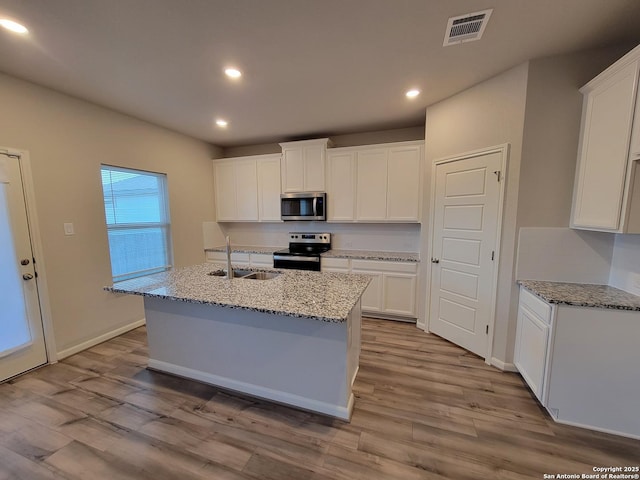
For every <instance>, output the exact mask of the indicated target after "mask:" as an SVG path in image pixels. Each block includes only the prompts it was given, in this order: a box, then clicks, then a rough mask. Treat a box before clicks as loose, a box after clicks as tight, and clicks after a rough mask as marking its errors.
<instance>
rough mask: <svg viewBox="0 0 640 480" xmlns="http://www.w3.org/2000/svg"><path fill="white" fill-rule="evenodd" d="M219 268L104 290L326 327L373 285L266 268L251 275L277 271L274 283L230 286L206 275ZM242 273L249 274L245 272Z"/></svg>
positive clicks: (181, 271) (180, 271)
mask: <svg viewBox="0 0 640 480" xmlns="http://www.w3.org/2000/svg"><path fill="white" fill-rule="evenodd" d="M220 268H226V266H223V265H217V264H215V263H204V264H201V265H194V266H190V267H182V268H175V269H172V270H169V271H167V272H162V273H156V274H154V275H147V276H145V277H140V278H134V279H132V280H126V281H123V282H118V283H115V284H114V285H112V286H109V287H105V290H108V291H111V292H116V293H128V294H134V295H141V296H146V297H155V298H164V299H169V300H175V301H181V302H188V303H200V304H207V305H217V306H224V307H230V308H242V309H245V310H253V311H256V312H265V313H272V314H275V315H286V316H290V317H304V318H312V319H316V320H322V321H326V322H344V321H346V319H347V317H348V315H349V312H350V311H351V309H352V308H353V306H354V305H355V304H356V303H357V301H358V299H359V298H360V297H361V295H362V293H363V292H364V290H365V288H367V285H369V282H370V281H371V277H369V276H367V275H353V274H345V273H329V272H324V273H322V272H307V271H301V270H275V269H266V268H261V269H253V268H252V269H249V270H254V271H277V272H280V273H281V274H280V275H278V276H277V277H276V278H273V279H270V280H250V279H242V278H234V279H232V280H231V281H229V280H227V279H226V278H224V277H215V276H211V275H207V273H209V272H211V271H213V270H217V269H220ZM234 268H235V267H234ZM239 268H242V269H244V270H247V268H246V267H239Z"/></svg>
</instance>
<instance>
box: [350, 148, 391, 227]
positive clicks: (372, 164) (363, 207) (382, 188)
mask: <svg viewBox="0 0 640 480" xmlns="http://www.w3.org/2000/svg"><path fill="white" fill-rule="evenodd" d="M357 159H358V160H357V175H358V181H357V187H356V192H357V201H356V202H357V215H356V217H357V219H358V220H360V221H376V222H377V221H385V220H386V219H387V166H388V161H389V152H388V150H387V149H386V148H373V149H370V150H362V151H358V152H357Z"/></svg>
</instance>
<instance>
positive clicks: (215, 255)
mask: <svg viewBox="0 0 640 480" xmlns="http://www.w3.org/2000/svg"><path fill="white" fill-rule="evenodd" d="M226 261H227V255H226V254H225V253H224V252H207V262H226Z"/></svg>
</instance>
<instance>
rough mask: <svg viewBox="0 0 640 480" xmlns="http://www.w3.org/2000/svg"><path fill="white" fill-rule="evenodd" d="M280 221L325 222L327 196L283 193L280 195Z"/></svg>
mask: <svg viewBox="0 0 640 480" xmlns="http://www.w3.org/2000/svg"><path fill="white" fill-rule="evenodd" d="M280 218H282V220H285V221H288V220H326V219H327V194H326V193H324V192H301V193H283V194H282V195H280Z"/></svg>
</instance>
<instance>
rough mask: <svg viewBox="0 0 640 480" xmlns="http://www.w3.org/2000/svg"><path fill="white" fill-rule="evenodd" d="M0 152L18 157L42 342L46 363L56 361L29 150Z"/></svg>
mask: <svg viewBox="0 0 640 480" xmlns="http://www.w3.org/2000/svg"><path fill="white" fill-rule="evenodd" d="M0 152H3V153H7V154H9V155H11V156H16V157H18V164H19V165H20V175H21V177H22V189H23V192H24V197H25V198H24V200H25V204H26V207H27V224H28V225H29V235H30V237H31V249H32V251H33V256H34V258H35V259H36V272H37V274H38V276H37V282H38V301H39V303H40V313H41V316H42V327H43V330H44V344H45V348H46V351H47V363H49V364H51V363H56V362H57V361H58V355H57V350H56V344H55V336H54V333H53V317H52V315H51V306H50V301H49V289H48V287H47V271H46V267H45V261H44V252H43V248H42V239H41V236H40V228H39V225H40V222H39V221H38V213H37V211H36V202H35V188H34V185H33V176H32V170H31V159H30V157H29V152H28V151H26V150H19V149H16V148H10V147H3V146H0Z"/></svg>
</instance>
